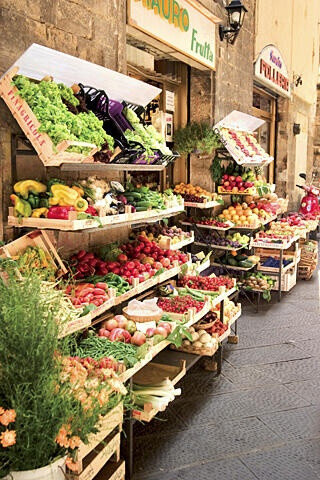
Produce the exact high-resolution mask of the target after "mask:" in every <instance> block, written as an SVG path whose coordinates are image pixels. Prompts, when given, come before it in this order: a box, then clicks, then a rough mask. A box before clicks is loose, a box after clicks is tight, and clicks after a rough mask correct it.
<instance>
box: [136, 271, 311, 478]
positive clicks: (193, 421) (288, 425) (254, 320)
mask: <svg viewBox="0 0 320 480" xmlns="http://www.w3.org/2000/svg"><path fill="white" fill-rule="evenodd" d="M316 273H317V272H315V274H314V276H313V278H312V280H311V281H298V283H297V286H296V287H295V288H294V289H292V290H291V292H289V293H287V294H285V295H284V298H283V300H282V302H281V303H278V302H277V299H276V295H275V294H274V295H273V299H272V302H271V303H269V304H267V303H265V302H264V303H263V304H262V305H261V308H260V312H259V313H258V314H257V313H255V312H254V309H253V307H252V306H250V305H245V306H244V308H243V315H242V317H241V318H240V320H239V322H238V331H239V335H240V342H239V345H228V344H226V345H225V346H224V362H223V367H222V375H221V376H220V378H217V379H215V378H214V376H213V374H212V373H211V372H206V371H204V370H203V369H202V368H201V366H200V364H196V365H195V366H194V367H193V368H192V369H190V371H189V372H188V373H187V375H186V377H185V378H184V379H183V380H182V381H181V382H180V384H178V387H181V388H182V395H181V397H180V398H179V399H178V400H176V401H175V402H174V403H172V404H171V406H170V408H169V409H168V410H167V411H166V412H165V413H164V414H162V415H161V416H159V418H160V419H161V420H164V419H166V420H168V421H157V420H153V421H152V422H151V423H150V424H149V425H144V426H143V425H136V426H135V454H134V468H135V471H136V478H139V479H148V480H149V479H150V480H222V479H223V480H253V479H259V480H316V479H320V347H319V327H320V320H319V284H318V276H317V274H316Z"/></svg>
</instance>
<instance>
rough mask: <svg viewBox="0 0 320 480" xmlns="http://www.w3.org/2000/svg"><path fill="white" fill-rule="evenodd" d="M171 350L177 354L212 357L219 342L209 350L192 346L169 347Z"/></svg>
mask: <svg viewBox="0 0 320 480" xmlns="http://www.w3.org/2000/svg"><path fill="white" fill-rule="evenodd" d="M229 332H230V330H229ZM170 348H171V350H176V351H178V352H184V353H192V354H193V355H203V356H206V357H212V355H214V354H215V353H216V351H217V350H218V348H219V342H218V340H217V342H216V343H215V344H214V345H213V347H211V348H206V347H203V348H195V347H193V346H192V345H190V346H181V347H179V348H177V347H175V346H174V345H170Z"/></svg>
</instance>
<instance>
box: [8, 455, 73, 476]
mask: <svg viewBox="0 0 320 480" xmlns="http://www.w3.org/2000/svg"><path fill="white" fill-rule="evenodd" d="M65 462H66V457H64V458H59V460H56V461H55V462H54V463H51V464H50V465H47V466H46V467H42V468H37V469H36V470H25V471H21V472H11V473H9V475H7V476H6V477H5V478H4V479H3V480H65V471H66V464H65Z"/></svg>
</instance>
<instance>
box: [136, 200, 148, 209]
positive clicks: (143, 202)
mask: <svg viewBox="0 0 320 480" xmlns="http://www.w3.org/2000/svg"><path fill="white" fill-rule="evenodd" d="M136 206H137V207H144V208H149V207H152V203H151V202H148V201H146V200H143V201H139V202H136Z"/></svg>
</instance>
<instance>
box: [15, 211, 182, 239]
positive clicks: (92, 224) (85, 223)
mask: <svg viewBox="0 0 320 480" xmlns="http://www.w3.org/2000/svg"><path fill="white" fill-rule="evenodd" d="M183 210H184V206H183V204H181V205H179V206H176V207H170V208H167V209H166V210H145V211H144V212H135V213H122V214H119V215H108V216H105V217H99V220H100V222H101V223H99V221H97V220H94V219H87V220H57V219H49V218H33V217H28V218H22V219H19V218H17V217H14V216H13V215H10V214H9V216H8V225H10V226H13V227H16V228H38V229H49V230H63V231H73V232H75V231H78V232H82V231H83V230H85V231H86V232H88V233H90V232H92V231H99V232H100V231H103V230H106V229H109V228H112V227H114V226H117V227H118V226H119V227H120V226H125V225H132V224H139V223H151V222H157V221H159V220H162V219H163V218H167V217H172V216H174V215H177V214H178V213H180V212H183ZM10 211H11V210H10ZM101 224H102V226H101Z"/></svg>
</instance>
